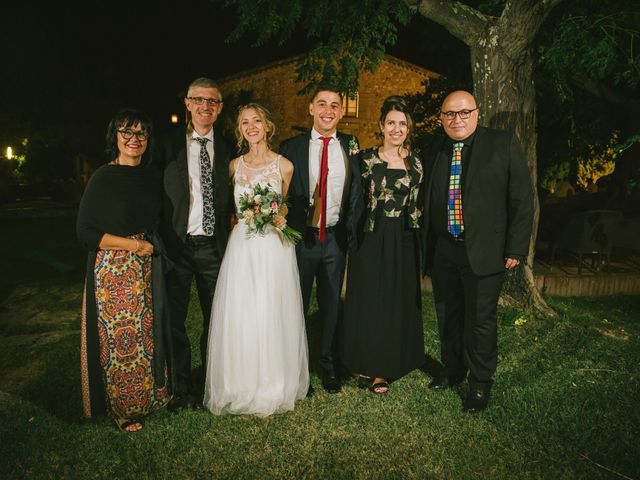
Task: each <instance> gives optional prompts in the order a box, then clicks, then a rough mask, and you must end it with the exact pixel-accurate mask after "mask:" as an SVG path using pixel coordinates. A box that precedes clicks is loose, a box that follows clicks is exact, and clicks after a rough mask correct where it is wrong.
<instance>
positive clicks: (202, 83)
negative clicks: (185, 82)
mask: <svg viewBox="0 0 640 480" xmlns="http://www.w3.org/2000/svg"><path fill="white" fill-rule="evenodd" d="M198 87H200V88H217V89H218V91H219V92H220V100H222V90H220V86H219V85H218V83H217V82H216V81H215V80H212V79H210V78H207V77H200V78H196V79H195V80H194V81H193V82H191V83H190V84H189V88H188V89H187V97H190V96H191V90H192V89H194V88H198Z"/></svg>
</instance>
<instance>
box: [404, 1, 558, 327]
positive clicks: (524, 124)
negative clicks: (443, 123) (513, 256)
mask: <svg viewBox="0 0 640 480" xmlns="http://www.w3.org/2000/svg"><path fill="white" fill-rule="evenodd" d="M560 1H561V0H507V1H506V3H505V7H504V10H503V12H502V15H501V16H500V17H489V16H487V15H483V14H482V13H480V12H479V11H478V10H476V9H474V8H472V7H470V6H468V5H466V4H465V3H463V2H442V1H437V0H417V1H412V0H405V3H407V5H408V6H409V7H410V8H413V9H415V10H416V11H417V12H418V13H420V14H421V15H423V16H425V17H426V18H429V19H430V20H433V21H435V22H437V23H439V24H441V25H442V26H444V27H445V28H446V29H447V30H448V31H449V32H450V33H451V34H452V35H454V36H455V37H457V38H459V39H460V40H462V41H463V42H465V43H466V44H467V45H468V46H469V48H470V52H471V69H472V73H473V84H474V92H473V93H474V96H475V98H476V101H477V103H478V107H479V108H480V123H481V124H482V125H485V126H488V127H492V128H499V129H503V130H510V131H512V132H514V133H515V134H516V135H517V137H518V138H519V140H520V142H521V145H522V148H523V150H524V152H525V155H526V158H527V161H528V163H529V168H530V171H531V177H532V178H531V180H532V187H533V192H534V218H533V228H532V233H531V243H530V246H529V255H528V258H527V261H526V264H521V265H520V266H519V267H518V268H516V269H514V270H513V271H510V272H509V273H508V274H507V278H506V281H505V286H504V288H503V293H502V298H501V301H502V303H503V304H507V305H512V306H517V307H519V308H529V309H531V310H532V311H533V312H535V313H536V314H541V315H545V316H555V312H554V311H553V309H551V308H550V307H549V306H548V305H547V304H546V302H545V301H544V299H543V298H542V295H541V294H540V291H539V289H538V288H537V286H536V283H535V279H534V276H533V260H534V254H535V243H536V236H537V232H538V220H539V217H540V204H539V199H538V194H537V189H536V185H537V165H536V141H537V135H536V90H535V84H534V80H533V79H534V75H533V73H534V60H533V56H532V53H531V49H532V43H533V39H534V38H535V35H536V34H537V32H538V30H539V28H540V26H541V25H542V23H543V22H544V20H545V19H546V17H547V15H548V14H549V12H550V11H551V9H552V8H553V7H554V6H555V5H557V4H558V3H559V2H560Z"/></svg>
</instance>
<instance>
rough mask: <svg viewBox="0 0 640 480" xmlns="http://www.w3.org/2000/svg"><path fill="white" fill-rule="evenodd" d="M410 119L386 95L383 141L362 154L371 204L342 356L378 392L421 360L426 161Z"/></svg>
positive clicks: (356, 260)
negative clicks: (413, 143)
mask: <svg viewBox="0 0 640 480" xmlns="http://www.w3.org/2000/svg"><path fill="white" fill-rule="evenodd" d="M412 127H413V121H412V119H411V116H410V114H409V112H408V111H407V107H406V104H405V103H404V101H403V100H402V98H401V97H397V96H394V97H389V98H387V99H386V100H385V101H384V104H383V105H382V108H381V114H380V137H381V138H382V142H383V143H382V145H381V146H379V147H376V148H372V149H369V150H365V151H363V152H361V153H360V161H361V169H362V172H363V173H362V179H363V191H364V195H365V204H366V206H367V208H366V211H365V214H364V218H363V221H362V224H363V227H362V236H361V239H360V242H359V247H358V249H357V250H356V251H355V252H354V253H353V254H352V255H351V256H350V258H349V272H348V276H347V299H346V306H345V321H344V326H345V334H344V362H345V365H346V366H347V368H349V370H350V371H351V372H354V373H357V374H359V384H360V385H361V386H365V385H366V386H368V387H369V389H370V390H371V391H372V392H374V393H377V394H383V393H386V392H387V391H388V390H389V380H390V379H396V378H399V377H402V376H403V375H405V374H407V373H409V372H410V371H412V370H414V369H415V368H417V367H419V366H421V365H422V364H423V363H424V339H423V331H422V316H421V295H420V275H419V266H418V261H419V255H418V229H419V227H420V223H421V215H422V212H421V210H420V205H421V204H420V202H419V201H418V193H419V191H420V184H421V182H422V164H421V161H420V159H419V158H418V157H417V156H416V155H415V154H413V153H412V152H411V150H410V146H409V139H410V136H411V131H412Z"/></svg>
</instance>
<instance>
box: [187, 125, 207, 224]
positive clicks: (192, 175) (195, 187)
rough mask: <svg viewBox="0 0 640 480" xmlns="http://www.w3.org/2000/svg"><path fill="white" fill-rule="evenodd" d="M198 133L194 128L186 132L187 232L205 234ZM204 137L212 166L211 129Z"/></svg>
mask: <svg viewBox="0 0 640 480" xmlns="http://www.w3.org/2000/svg"><path fill="white" fill-rule="evenodd" d="M196 138H200V135H198V134H197V133H196V131H195V130H194V131H193V132H192V133H191V134H187V166H188V167H189V222H188V223H187V234H189V235H205V233H204V230H203V229H202V189H201V182H200V144H199V143H198V142H197V141H196V140H195V139H196ZM204 138H208V139H209V141H208V142H207V152H209V159H210V160H211V168H213V155H214V153H213V129H211V131H210V132H209V133H207V134H206V135H205V136H204Z"/></svg>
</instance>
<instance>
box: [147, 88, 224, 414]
mask: <svg viewBox="0 0 640 480" xmlns="http://www.w3.org/2000/svg"><path fill="white" fill-rule="evenodd" d="M184 103H185V106H186V109H187V116H188V119H189V122H188V125H187V128H186V130H185V129H180V130H179V131H177V132H175V133H174V134H172V135H170V136H168V137H167V138H165V139H164V141H162V142H160V145H159V147H158V149H157V152H156V154H155V156H154V161H157V162H158V163H159V164H160V166H161V168H162V169H163V172H164V199H163V218H162V220H163V225H162V231H163V237H164V240H165V242H166V247H167V251H168V254H169V257H170V258H171V260H172V261H173V266H172V268H171V269H170V270H169V273H168V275H167V290H168V292H167V293H168V297H169V308H170V311H171V323H172V327H171V333H172V346H173V366H172V367H173V373H174V379H175V385H174V399H173V400H172V402H171V403H170V405H169V408H170V410H173V411H178V410H180V409H182V408H185V407H187V406H188V405H189V404H190V403H191V401H192V396H193V397H194V399H195V402H194V407H195V408H200V407H201V405H202V393H203V383H202V382H203V381H204V377H203V373H204V372H201V373H202V375H198V378H195V379H192V376H191V344H190V342H189V337H188V336H187V332H186V328H185V320H186V317H187V310H188V307H189V299H190V295H191V284H192V282H193V280H194V279H195V281H196V288H197V291H198V299H199V301H200V309H201V311H202V335H201V337H200V358H201V365H205V364H206V362H205V357H206V353H207V339H208V333H209V321H210V318H211V304H212V298H213V292H214V290H215V284H216V280H217V278H218V270H219V268H220V263H221V260H222V256H223V254H224V250H225V247H226V244H227V238H228V236H229V226H230V221H229V219H230V215H231V213H232V208H233V204H232V200H233V199H232V193H231V189H230V187H229V185H230V184H229V161H230V159H231V149H230V148H229V147H228V145H227V144H226V142H225V141H224V140H223V139H222V136H221V135H220V134H219V132H217V131H214V128H213V125H214V123H215V122H216V120H217V118H218V115H219V114H220V112H221V111H222V106H223V104H222V94H221V93H220V89H219V87H218V86H217V84H216V83H215V82H214V81H213V80H211V79H208V78H198V79H196V80H194V81H193V82H192V83H191V85H189V88H188V91H187V95H186V97H185V99H184ZM194 380H195V382H194Z"/></svg>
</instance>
